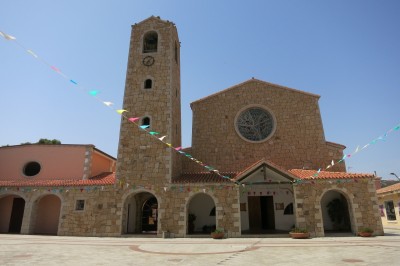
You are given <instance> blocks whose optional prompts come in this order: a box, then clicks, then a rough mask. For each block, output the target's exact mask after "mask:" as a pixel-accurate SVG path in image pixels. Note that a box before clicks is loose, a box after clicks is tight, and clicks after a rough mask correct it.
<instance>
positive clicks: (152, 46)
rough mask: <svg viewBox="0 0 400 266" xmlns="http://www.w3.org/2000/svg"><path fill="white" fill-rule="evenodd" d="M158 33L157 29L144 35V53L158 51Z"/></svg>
mask: <svg viewBox="0 0 400 266" xmlns="http://www.w3.org/2000/svg"><path fill="white" fill-rule="evenodd" d="M157 44H158V34H157V32H155V31H149V32H147V33H146V34H145V35H144V37H143V53H154V52H157Z"/></svg>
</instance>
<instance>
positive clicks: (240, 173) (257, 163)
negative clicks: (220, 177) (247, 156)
mask: <svg viewBox="0 0 400 266" xmlns="http://www.w3.org/2000/svg"><path fill="white" fill-rule="evenodd" d="M262 164H266V165H268V166H270V167H272V168H274V169H276V170H278V171H279V172H281V173H282V174H285V175H288V176H290V178H295V177H296V176H294V175H293V174H292V173H291V172H289V171H287V170H286V169H285V168H283V167H282V166H280V165H277V164H275V163H273V162H271V161H269V160H266V159H261V160H258V161H257V162H255V163H253V164H251V165H250V166H248V167H247V168H245V169H244V170H243V171H240V172H239V173H238V174H237V175H236V177H235V180H239V179H241V178H242V176H243V175H245V174H247V173H248V172H250V171H252V170H253V169H255V168H257V167H259V166H260V165H262Z"/></svg>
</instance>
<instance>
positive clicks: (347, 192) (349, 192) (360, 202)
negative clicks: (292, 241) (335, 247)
mask: <svg viewBox="0 0 400 266" xmlns="http://www.w3.org/2000/svg"><path fill="white" fill-rule="evenodd" d="M349 181H350V182H347V181H346V182H343V180H339V181H338V180H331V181H328V180H323V181H320V180H315V181H313V182H314V183H308V184H298V185H295V186H294V195H295V210H296V226H297V227H300V228H307V229H308V230H309V231H310V232H311V235H312V236H324V226H323V218H322V210H321V208H324V207H323V206H321V199H322V197H323V195H324V194H325V193H326V192H327V191H332V190H333V191H337V192H339V193H341V194H342V195H343V196H344V197H345V198H346V200H347V203H348V207H349V214H350V222H351V230H352V232H353V233H354V234H356V233H357V232H358V230H359V229H360V228H362V227H369V228H372V229H373V230H374V234H375V235H383V227H382V222H381V219H380V216H379V209H378V199H377V196H376V190H375V183H374V180H372V179H362V180H357V182H355V180H349Z"/></svg>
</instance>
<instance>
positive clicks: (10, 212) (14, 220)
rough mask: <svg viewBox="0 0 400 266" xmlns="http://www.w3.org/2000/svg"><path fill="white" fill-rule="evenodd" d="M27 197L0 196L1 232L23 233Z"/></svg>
mask: <svg viewBox="0 0 400 266" xmlns="http://www.w3.org/2000/svg"><path fill="white" fill-rule="evenodd" d="M24 211H25V199H23V198H22V197H21V196H18V195H14V194H11V195H3V196H0V233H14V234H15V233H16V234H19V233H21V226H22V220H23V217H24Z"/></svg>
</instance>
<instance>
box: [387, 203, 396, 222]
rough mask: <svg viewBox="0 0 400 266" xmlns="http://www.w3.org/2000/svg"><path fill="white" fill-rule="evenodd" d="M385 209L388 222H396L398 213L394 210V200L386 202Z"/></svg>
mask: <svg viewBox="0 0 400 266" xmlns="http://www.w3.org/2000/svg"><path fill="white" fill-rule="evenodd" d="M385 209H386V216H387V219H388V221H395V220H396V211H395V210H394V204H393V201H392V200H389V201H385Z"/></svg>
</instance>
